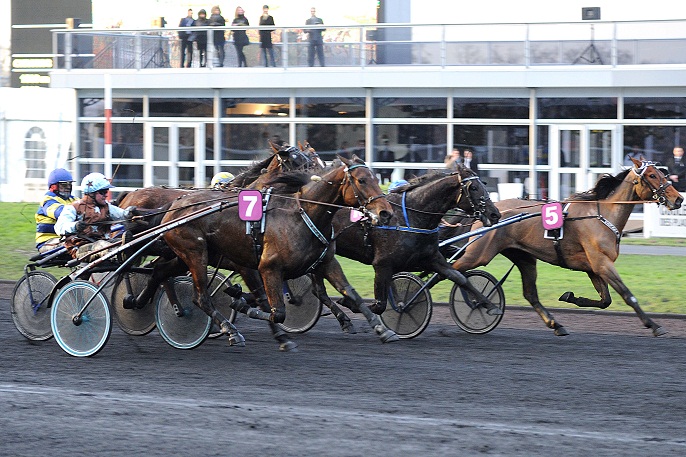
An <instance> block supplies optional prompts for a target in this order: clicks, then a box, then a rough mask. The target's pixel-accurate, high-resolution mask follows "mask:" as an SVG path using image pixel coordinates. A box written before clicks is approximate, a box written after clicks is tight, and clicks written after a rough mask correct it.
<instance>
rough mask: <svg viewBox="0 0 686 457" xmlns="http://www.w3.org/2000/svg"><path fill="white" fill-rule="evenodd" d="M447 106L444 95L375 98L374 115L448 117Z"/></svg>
mask: <svg viewBox="0 0 686 457" xmlns="http://www.w3.org/2000/svg"><path fill="white" fill-rule="evenodd" d="M447 106H448V101H447V99H446V98H444V97H385V98H375V99H374V117H420V118H426V117H431V118H440V117H447V115H448V109H447Z"/></svg>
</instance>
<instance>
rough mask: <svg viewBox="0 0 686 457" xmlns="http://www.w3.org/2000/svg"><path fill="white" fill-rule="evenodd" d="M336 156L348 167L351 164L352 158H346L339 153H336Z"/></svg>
mask: <svg viewBox="0 0 686 457" xmlns="http://www.w3.org/2000/svg"><path fill="white" fill-rule="evenodd" d="M336 157H337V158H338V159H339V160H340V161H341V162H343V163H344V164H345V165H346V166H348V167H349V166H350V165H352V164H353V161H352V160H348V159H346V158H345V157H343V156H342V155H340V154H336ZM354 158H355V154H353V159H354Z"/></svg>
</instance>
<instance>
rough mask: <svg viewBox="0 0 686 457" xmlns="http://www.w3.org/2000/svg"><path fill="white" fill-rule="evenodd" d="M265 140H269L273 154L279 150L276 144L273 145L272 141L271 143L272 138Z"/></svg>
mask: <svg viewBox="0 0 686 457" xmlns="http://www.w3.org/2000/svg"><path fill="white" fill-rule="evenodd" d="M267 141H268V142H269V146H271V148H272V151H274V152H273V153H274V154H276V153H277V152H279V150H278V149H277V148H276V146H274V143H272V140H267Z"/></svg>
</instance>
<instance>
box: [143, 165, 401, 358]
mask: <svg viewBox="0 0 686 457" xmlns="http://www.w3.org/2000/svg"><path fill="white" fill-rule="evenodd" d="M340 160H341V162H342V163H341V165H340V166H338V167H333V168H330V169H327V170H324V172H322V174H321V177H320V178H318V179H317V180H316V181H313V182H308V181H309V180H310V178H311V176H310V174H307V173H302V172H286V173H279V174H276V175H275V176H274V177H273V178H271V179H269V180H268V181H267V182H266V183H265V184H266V185H267V186H274V187H273V189H274V191H273V192H272V193H271V196H270V198H269V200H268V207H267V210H266V213H265V216H264V218H265V219H264V220H265V223H264V232H263V233H260V234H259V235H258V236H257V237H253V235H254V233H246V223H245V222H243V221H241V220H240V218H239V216H238V208H237V207H236V206H229V207H227V208H225V209H223V210H222V211H220V212H215V213H213V214H210V215H207V216H205V217H203V218H200V219H196V220H194V221H192V222H189V223H186V224H184V225H181V226H179V227H177V228H175V229H173V230H170V231H168V232H166V233H165V234H164V240H165V241H166V243H167V245H168V246H169V247H170V248H171V249H172V250H173V251H174V253H175V254H176V255H177V256H178V259H180V261H181V262H182V263H183V264H184V266H185V267H187V268H188V270H189V271H190V272H191V276H192V277H193V283H194V286H195V296H194V302H195V303H196V305H198V306H199V307H200V308H201V309H202V310H203V311H204V312H205V313H207V314H208V315H209V316H210V317H211V318H212V319H213V321H214V323H215V324H217V325H218V326H219V328H221V329H222V332H223V333H229V335H230V342H232V341H234V342H235V341H237V337H236V333H237V330H236V329H235V327H233V325H232V324H231V323H230V322H229V321H228V320H227V319H226V318H225V317H224V316H222V315H221V314H220V313H218V312H217V311H216V310H215V309H214V307H213V306H212V303H211V301H210V299H209V294H208V292H207V266H208V265H212V264H216V263H217V262H218V261H219V259H220V258H224V259H227V260H229V261H231V262H233V263H234V264H237V265H240V266H243V267H245V268H248V269H252V270H257V271H259V275H260V277H261V279H262V283H263V284H264V291H265V293H266V295H267V301H268V304H261V306H262V307H263V309H264V311H268V312H270V322H271V323H280V322H283V319H284V318H285V313H284V301H283V300H284V298H283V281H284V280H285V279H291V278H296V277H299V276H302V275H304V274H305V273H308V272H312V273H314V274H315V275H317V276H320V277H323V278H325V279H326V280H327V281H329V282H330V283H331V284H332V285H333V286H334V287H335V288H336V290H338V291H339V292H340V293H341V294H342V295H343V296H344V297H346V298H347V299H348V301H347V305H348V306H350V307H351V309H352V310H353V311H359V312H362V313H363V314H364V316H365V317H366V318H367V320H368V322H369V323H370V325H371V327H372V328H373V329H374V330H375V332H376V333H377V335H378V336H379V338H380V340H381V341H382V342H391V341H395V340H397V335H395V333H394V332H393V331H391V330H389V329H387V328H386V327H385V326H384V325H383V324H382V322H381V320H380V319H379V317H378V316H377V315H375V314H374V313H372V311H371V310H369V308H367V307H366V306H364V304H363V300H362V298H361V297H360V295H359V294H358V293H357V292H356V291H355V289H354V288H353V287H352V286H351V285H350V284H349V283H348V280H347V279H346V277H345V274H344V273H343V270H342V269H341V267H340V265H339V264H338V262H337V261H336V259H335V257H334V250H333V249H329V247H330V242H331V237H332V227H331V221H332V218H333V215H334V214H335V213H336V212H337V211H338V210H339V209H340V208H341V207H342V206H354V207H359V208H360V209H361V210H363V211H364V212H365V213H366V214H367V215H368V217H369V218H370V220H371V221H372V223H373V224H385V223H387V222H388V220H389V219H390V217H391V214H392V211H393V209H392V207H391V205H390V204H389V203H388V201H387V200H386V198H385V195H384V194H383V193H382V191H381V189H380V188H379V184H378V180H377V178H376V176H375V175H374V174H373V173H372V171H371V170H370V169H369V168H368V167H367V166H366V165H365V163H364V161H362V160H361V159H359V158H358V157H356V156H353V159H351V160H348V159H345V158H340ZM279 186H284V187H285V188H286V189H287V190H280V189H279ZM292 186H295V187H297V188H300V190H299V191H298V192H297V193H295V194H287V193H285V192H288V191H291V190H292V188H291V187H292ZM301 186H302V187H301ZM281 192H284V193H281ZM212 194H213V192H212V191H197V192H194V193H193V194H188V195H186V196H184V197H182V198H180V199H177V200H175V201H174V202H173V203H172V205H171V207H170V208H169V210H168V212H167V213H166V214H165V216H164V217H163V219H162V223H163V224H164V223H167V222H170V221H174V220H178V219H179V218H182V217H184V216H186V215H188V214H190V213H192V212H193V211H194V209H192V208H191V207H192V206H193V204H194V203H195V202H202V201H203V199H207V198H209V197H211V195H212ZM156 269H157V268H156ZM174 273H176V272H174V271H167V272H155V273H153V279H155V278H157V279H159V278H160V277H163V276H165V275H166V277H169V276H173V275H175V274H174ZM249 286H250V285H249ZM148 287H149V288H150V287H151V288H152V290H154V289H156V287H157V284H155V281H154V280H153V281H151V282H150V284H149V285H148ZM251 289H252V287H251ZM275 338H276V339H277V341H279V343H280V348H281V349H282V350H290V349H292V348H293V347H294V346H293V344H292V343H291V342H290V341H289V340H288V339H287V337H286V336H285V335H282V334H279V335H277V334H275Z"/></svg>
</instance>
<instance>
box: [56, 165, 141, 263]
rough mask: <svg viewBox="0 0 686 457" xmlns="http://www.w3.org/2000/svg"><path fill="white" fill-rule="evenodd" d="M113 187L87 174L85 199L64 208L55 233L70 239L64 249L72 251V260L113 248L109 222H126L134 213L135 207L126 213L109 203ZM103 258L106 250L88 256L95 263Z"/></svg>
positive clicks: (83, 183)
mask: <svg viewBox="0 0 686 457" xmlns="http://www.w3.org/2000/svg"><path fill="white" fill-rule="evenodd" d="M113 187H114V186H113V185H112V184H110V182H109V181H108V180H107V178H105V176H104V175H103V174H101V173H90V174H87V175H86V176H84V177H83V180H82V181H81V188H82V190H83V193H84V196H83V198H82V199H80V200H77V201H76V202H74V203H72V204H71V205H65V206H64V210H63V211H62V214H60V216H59V217H58V218H57V222H56V223H55V232H56V233H58V234H59V235H63V236H66V237H67V239H66V241H65V246H67V247H68V248H70V254H71V255H72V257H74V258H79V257H82V256H84V255H86V254H88V253H89V252H92V251H98V250H101V249H104V248H106V247H110V246H111V244H112V243H111V242H110V241H109V240H110V239H112V238H113V236H112V233H111V232H110V229H111V227H112V225H111V224H110V222H111V221H112V220H119V219H124V218H126V217H128V216H129V215H130V214H132V213H133V212H134V210H135V208H134V207H129V208H127V209H126V210H123V209H121V208H119V207H117V206H114V205H112V204H111V203H108V202H107V200H106V198H107V193H108V192H109V189H111V188H113ZM103 255H104V251H103V252H102V253H95V254H93V255H92V256H89V257H90V260H91V261H92V260H93V259H94V258H97V257H102V256H103Z"/></svg>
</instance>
